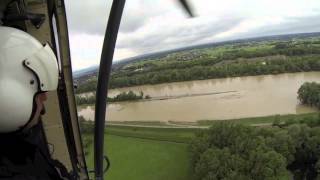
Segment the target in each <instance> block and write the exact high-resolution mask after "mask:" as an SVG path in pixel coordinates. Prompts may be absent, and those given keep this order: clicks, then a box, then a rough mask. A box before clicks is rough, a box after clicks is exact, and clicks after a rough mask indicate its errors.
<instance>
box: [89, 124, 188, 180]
mask: <svg viewBox="0 0 320 180" xmlns="http://www.w3.org/2000/svg"><path fill="white" fill-rule="evenodd" d="M106 131H107V132H108V133H107V134H106V136H105V154H107V155H108V157H109V159H110V161H111V167H110V169H109V171H108V172H107V173H106V175H105V178H106V179H117V180H126V179H130V180H141V179H148V180H162V179H172V180H192V179H193V175H192V169H191V154H190V151H189V144H187V143H176V142H171V140H174V141H175V140H177V139H178V140H180V138H179V136H185V133H184V132H182V131H181V134H180V133H179V132H178V133H177V132H175V133H173V134H171V135H170V138H164V135H165V134H166V133H168V131H162V130H160V129H159V130H154V129H150V128H144V129H140V130H137V131H131V130H130V129H127V128H123V127H118V128H114V127H111V128H107V130H106ZM151 131H152V132H154V133H152V132H151ZM135 132H136V133H135ZM114 134H117V135H114ZM142 134H144V137H142V138H139V136H141V135H142ZM169 134H170V132H169ZM187 134H188V133H187ZM129 136H132V137H129ZM165 136H166V135H165ZM175 136H177V137H175ZM145 137H148V138H149V139H146V138H145ZM86 138H88V137H86ZM151 138H154V139H151ZM163 140H165V141H163ZM88 149H89V150H88V152H89V153H88V154H87V163H88V166H89V167H93V162H94V161H93V149H92V145H91V146H89V147H88Z"/></svg>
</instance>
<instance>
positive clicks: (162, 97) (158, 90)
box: [79, 72, 320, 121]
mask: <svg viewBox="0 0 320 180" xmlns="http://www.w3.org/2000/svg"><path fill="white" fill-rule="evenodd" d="M307 81H315V82H320V72H304V73H290V74H280V75H262V76H249V77H236V78H223V79H210V80H200V81H187V82H177V83H167V84H159V85H144V86H136V87H130V88H120V89H113V90H111V91H110V93H109V96H114V95H116V94H118V93H120V92H126V91H129V90H132V91H134V92H139V91H143V92H144V94H145V95H150V96H151V97H152V100H148V101H136V102H120V103H114V104H110V105H108V108H107V120H108V121H197V120H218V119H219V120H221V119H234V118H244V117H256V116H266V115H275V114H300V113H308V112H314V111H316V110H315V109H314V108H310V107H306V106H303V105H300V104H299V101H298V99H297V91H298V89H299V87H300V86H301V85H302V84H303V83H304V82H307ZM79 115H82V116H84V117H85V118H86V119H91V120H92V119H93V118H94V109H93V107H92V106H88V107H84V108H81V109H80V108H79Z"/></svg>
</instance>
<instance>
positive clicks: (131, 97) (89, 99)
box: [76, 91, 150, 105]
mask: <svg viewBox="0 0 320 180" xmlns="http://www.w3.org/2000/svg"><path fill="white" fill-rule="evenodd" d="M149 98H150V97H149V96H148V95H146V96H144V94H143V92H142V91H140V93H139V94H135V93H134V92H133V91H128V92H122V93H119V94H118V95H116V96H115V97H108V99H107V100H108V102H119V101H135V100H141V99H149ZM76 102H77V104H78V105H84V104H86V105H88V104H95V102H96V96H95V94H93V95H88V96H79V95H77V96H76Z"/></svg>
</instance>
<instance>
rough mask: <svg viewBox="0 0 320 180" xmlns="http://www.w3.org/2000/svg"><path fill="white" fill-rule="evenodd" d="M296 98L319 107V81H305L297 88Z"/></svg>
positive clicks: (303, 102)
mask: <svg viewBox="0 0 320 180" xmlns="http://www.w3.org/2000/svg"><path fill="white" fill-rule="evenodd" d="M298 99H299V100H300V102H301V103H302V104H306V105H309V106H313V107H317V108H320V83H316V82H305V83H304V84H303V85H302V86H301V87H300V88H299V90H298Z"/></svg>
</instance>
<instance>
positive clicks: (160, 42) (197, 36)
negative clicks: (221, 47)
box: [117, 17, 243, 53]
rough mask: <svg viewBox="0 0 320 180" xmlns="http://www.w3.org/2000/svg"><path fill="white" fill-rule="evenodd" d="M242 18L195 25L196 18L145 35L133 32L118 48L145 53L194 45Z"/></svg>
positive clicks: (120, 42)
mask: <svg viewBox="0 0 320 180" xmlns="http://www.w3.org/2000/svg"><path fill="white" fill-rule="evenodd" d="M242 20H243V19H241V18H236V17H235V18H228V19H224V20H222V21H219V22H204V23H198V24H195V25H192V22H195V21H196V20H193V21H186V22H190V23H191V24H185V26H175V24H168V27H167V28H163V29H159V31H156V32H153V33H149V34H146V35H145V36H143V37H135V33H132V34H131V36H130V37H128V38H126V39H122V40H121V41H119V42H118V44H117V48H130V49H132V50H134V51H135V52H138V53H145V52H150V51H152V52H153V51H158V50H164V49H169V48H177V47H183V46H188V45H193V44H196V43H197V42H199V41H200V40H202V39H204V38H207V37H210V36H214V35H216V34H218V33H221V32H224V31H228V30H230V29H232V28H233V27H236V26H237V25H238V24H239V23H240V22H241V21H242ZM169 26H171V27H169Z"/></svg>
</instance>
